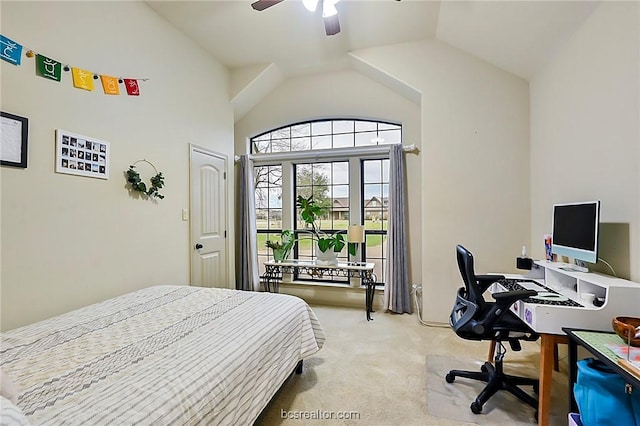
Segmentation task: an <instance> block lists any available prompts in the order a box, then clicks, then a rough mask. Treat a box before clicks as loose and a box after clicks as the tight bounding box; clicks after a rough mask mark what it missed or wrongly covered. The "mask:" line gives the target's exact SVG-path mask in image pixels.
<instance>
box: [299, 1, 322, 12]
mask: <svg viewBox="0 0 640 426" xmlns="http://www.w3.org/2000/svg"><path fill="white" fill-rule="evenodd" d="M302 4H303V5H304V7H306V8H307V10H308V11H309V12H315V11H316V8H317V7H318V0H302Z"/></svg>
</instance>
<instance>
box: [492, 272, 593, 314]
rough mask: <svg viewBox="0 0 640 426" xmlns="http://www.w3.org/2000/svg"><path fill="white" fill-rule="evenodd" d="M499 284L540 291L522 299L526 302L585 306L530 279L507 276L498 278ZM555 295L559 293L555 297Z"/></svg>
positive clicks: (512, 289)
mask: <svg viewBox="0 0 640 426" xmlns="http://www.w3.org/2000/svg"><path fill="white" fill-rule="evenodd" d="M497 283H498V284H500V285H501V286H502V287H503V288H504V289H505V290H507V291H515V290H535V291H537V292H538V293H539V295H538V296H533V297H527V298H526V299H522V301H523V302H525V303H536V304H538V305H555V306H574V307H583V305H581V304H579V303H578V302H575V301H573V300H571V299H569V298H566V297H560V296H561V295H560V294H559V293H558V292H556V291H554V290H552V289H550V288H548V287H546V286H544V285H542V284H539V283H537V282H535V281H530V280H526V281H523V280H514V279H509V278H505V279H503V280H498V281H497ZM554 295H558V296H557V297H554Z"/></svg>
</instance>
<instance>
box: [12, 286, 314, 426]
mask: <svg viewBox="0 0 640 426" xmlns="http://www.w3.org/2000/svg"><path fill="white" fill-rule="evenodd" d="M324 338H325V337H324V332H323V330H322V327H321V325H320V323H319V322H318V320H317V318H316V316H315V314H314V313H313V311H312V310H311V308H310V307H309V306H308V305H307V304H306V303H305V302H304V301H303V300H302V299H299V298H297V297H293V296H288V295H282V294H273V293H257V292H244V291H237V290H227V289H212V288H202V287H188V286H156V287H150V288H146V289H142V290H139V291H136V292H133V293H129V294H126V295H123V296H120V297H116V298H114V299H110V300H107V301H105V302H101V303H98V304H95V305H91V306H88V307H85V308H82V309H79V310H76V311H73V312H69V313H67V314H64V315H60V316H58V317H54V318H51V319H48V320H45V321H41V322H39V323H35V324H32V325H29V326H25V327H21V328H18V329H15V330H11V331H8V332H5V333H2V340H1V343H0V362H1V365H2V370H3V371H4V372H5V373H6V374H7V375H8V376H9V377H10V378H11V379H12V380H13V382H14V383H15V385H16V387H17V388H18V390H19V391H18V397H17V403H16V405H17V407H19V408H20V409H21V410H22V412H23V413H24V415H25V416H26V418H27V419H28V420H29V421H30V422H31V423H32V424H36V425H45V424H55V425H59V424H70V425H75V424H77V425H107V424H116V425H121V424H156V425H157V424H162V425H165V424H188V425H196V424H216V425H243V424H247V425H249V424H252V423H253V422H254V421H255V419H256V418H257V417H258V415H259V414H260V412H261V411H262V410H263V409H264V407H265V406H266V405H267V404H268V402H269V401H270V400H271V398H272V397H273V395H274V394H275V393H276V392H277V390H278V389H279V388H280V386H281V385H282V384H283V383H284V381H285V380H286V379H287V377H288V376H289V375H290V374H291V373H292V371H293V370H294V369H295V367H296V365H297V364H298V362H299V361H300V360H303V359H304V358H306V357H309V356H310V355H313V354H314V353H316V352H317V351H318V350H320V349H321V348H322V346H323V344H324Z"/></svg>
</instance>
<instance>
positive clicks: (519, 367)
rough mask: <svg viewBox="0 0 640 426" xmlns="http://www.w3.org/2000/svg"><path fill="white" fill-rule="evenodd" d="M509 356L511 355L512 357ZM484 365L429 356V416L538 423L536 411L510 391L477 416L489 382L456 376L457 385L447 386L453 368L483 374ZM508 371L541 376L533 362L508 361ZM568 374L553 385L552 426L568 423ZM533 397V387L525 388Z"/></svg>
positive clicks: (467, 420)
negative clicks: (475, 403)
mask: <svg viewBox="0 0 640 426" xmlns="http://www.w3.org/2000/svg"><path fill="white" fill-rule="evenodd" d="M508 355H509V354H508ZM508 355H507V356H508ZM481 364H482V362H480V361H473V360H470V359H468V358H460V357H455V358H451V357H444V356H440V355H428V356H427V410H428V412H429V414H431V415H433V416H436V417H442V418H446V419H451V420H457V421H461V422H469V423H476V424H489V425H505V426H506V425H530V424H535V421H534V413H535V409H534V408H532V407H530V406H529V405H527V404H525V403H522V402H521V401H520V400H519V399H517V398H516V397H515V396H513V395H511V394H510V393H509V392H507V391H501V392H498V393H497V394H495V395H494V396H493V397H491V399H489V401H487V403H486V404H485V405H484V407H483V409H482V413H480V414H473V413H472V412H471V410H470V408H469V406H470V405H471V403H472V402H473V401H474V400H475V398H476V397H477V396H478V394H479V393H480V392H481V391H482V389H483V388H484V386H485V383H483V382H480V381H476V380H470V379H465V378H461V377H456V379H455V381H454V382H453V383H447V382H446V381H445V380H444V376H445V375H446V374H447V372H448V371H449V370H451V369H458V370H470V371H480V365H481ZM505 372H507V373H508V374H513V375H518V376H524V377H533V378H535V377H537V371H536V370H535V368H533V366H532V365H531V363H529V362H519V361H516V362H509V361H508V360H507V361H506V366H505ZM566 379H567V378H566V376H564V375H560V374H558V375H556V377H555V380H554V383H553V392H552V398H551V405H552V411H553V416H552V417H551V418H550V422H551V424H558V425H560V424H566V422H567V417H566V414H565V412H564V408H565V407H566V406H567V398H568V393H567V392H568V388H567V380H566ZM523 390H525V391H526V392H527V393H529V394H530V395H534V394H533V393H532V392H531V391H532V388H531V387H530V386H528V387H523Z"/></svg>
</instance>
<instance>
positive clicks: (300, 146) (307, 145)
mask: <svg viewBox="0 0 640 426" xmlns="http://www.w3.org/2000/svg"><path fill="white" fill-rule="evenodd" d="M310 149H311V138H309V137H302V138H293V139H291V151H307V150H310Z"/></svg>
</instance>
